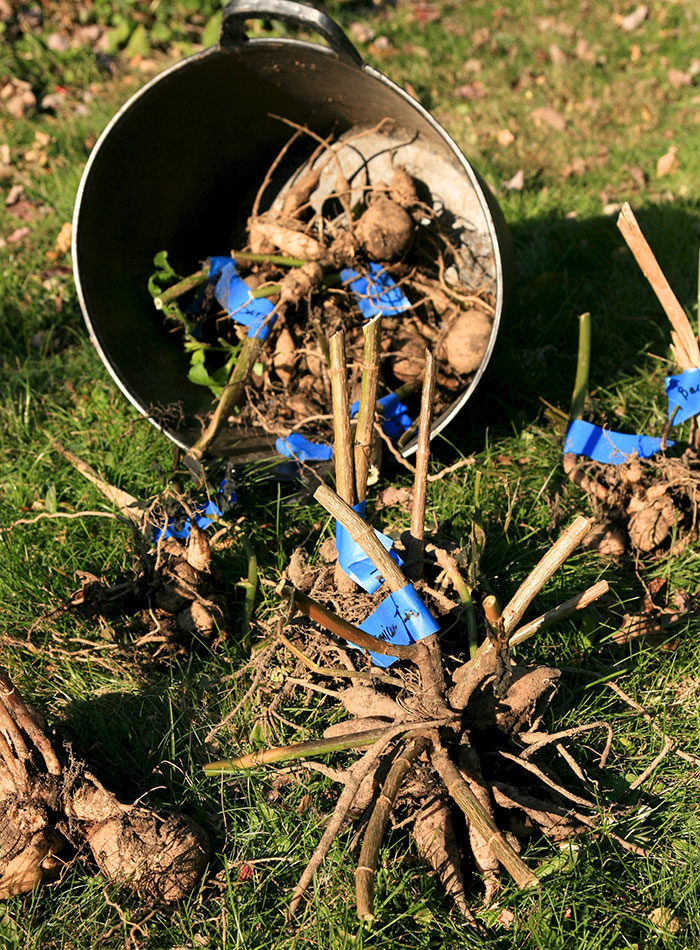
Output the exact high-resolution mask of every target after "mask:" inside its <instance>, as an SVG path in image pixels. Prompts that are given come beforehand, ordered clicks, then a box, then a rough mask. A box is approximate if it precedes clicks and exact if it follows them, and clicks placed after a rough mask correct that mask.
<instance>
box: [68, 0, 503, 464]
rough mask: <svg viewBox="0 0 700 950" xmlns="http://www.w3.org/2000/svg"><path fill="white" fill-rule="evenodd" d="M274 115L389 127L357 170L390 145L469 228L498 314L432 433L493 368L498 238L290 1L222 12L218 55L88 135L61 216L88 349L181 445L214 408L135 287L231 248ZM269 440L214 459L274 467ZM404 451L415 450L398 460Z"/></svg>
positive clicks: (321, 126) (377, 86)
mask: <svg viewBox="0 0 700 950" xmlns="http://www.w3.org/2000/svg"><path fill="white" fill-rule="evenodd" d="M252 17H264V18H268V19H280V20H283V21H285V22H289V23H292V24H295V25H297V26H300V27H303V28H305V29H306V30H309V29H311V30H313V31H315V32H317V33H318V34H319V35H320V36H322V37H323V38H325V40H326V41H327V42H328V46H322V45H319V44H317V43H310V42H303V41H301V40H296V39H287V38H283V39H279V38H277V39H252V40H249V39H247V37H246V34H245V20H246V19H249V18H252ZM280 116H281V117H284V118H286V119H288V120H291V121H292V122H296V123H300V124H304V125H306V126H307V127H308V128H310V129H312V130H313V131H314V132H316V133H318V134H319V135H322V136H324V137H325V136H327V135H329V134H330V133H331V132H333V133H335V134H336V135H341V136H342V135H343V134H352V133H353V132H354V131H356V130H360V129H362V130H367V129H371V128H373V127H375V126H377V125H378V124H379V123H380V122H381V120H382V119H385V118H386V117H387V116H388V117H390V118H391V119H392V120H393V125H392V128H391V130H390V131H385V130H380V131H378V132H376V133H375V134H373V135H370V136H364V137H363V138H362V139H361V140H359V141H358V143H357V146H358V148H359V149H360V151H359V152H358V155H359V156H360V159H359V160H360V161H362V162H366V163H381V162H382V161H386V156H387V155H389V154H390V153H391V152H392V150H395V149H396V148H397V147H398V145H400V147H401V149H402V152H401V163H402V165H404V167H406V169H407V170H408V171H409V172H410V173H411V174H413V175H414V176H415V177H416V178H417V179H419V181H420V182H421V184H422V186H423V187H425V188H427V189H428V192H429V193H430V195H431V198H432V200H433V201H438V202H441V203H442V205H443V206H445V207H447V208H448V209H449V212H450V213H451V214H452V215H453V216H454V217H455V219H460V220H466V221H468V222H469V229H470V242H472V241H477V242H479V245H480V247H481V248H482V250H483V252H484V254H485V256H486V257H487V258H489V259H490V260H491V262H492V268H493V285H494V287H495V296H496V306H495V315H494V322H493V329H492V332H491V336H490V339H489V342H488V346H487V348H486V351H485V353H484V356H483V360H482V362H481V365H480V367H479V369H478V371H477V372H476V373H475V375H474V377H473V378H472V380H471V382H470V383H469V386H468V387H467V388H466V389H465V390H464V391H463V392H462V393H460V395H459V396H458V398H456V399H455V401H454V402H453V403H452V405H451V406H449V408H448V409H447V410H446V411H444V412H443V413H442V414H441V415H440V416H439V417H438V418H437V419H436V420H435V423H434V427H433V433H434V434H435V433H437V432H439V431H440V430H441V429H443V428H444V427H445V426H446V425H447V424H448V423H449V422H450V421H451V420H452V419H453V418H454V416H455V415H456V414H457V413H458V412H459V410H460V409H461V408H462V407H463V406H464V404H465V403H466V402H467V400H468V399H469V398H470V397H471V395H472V393H473V392H474V390H475V388H476V386H477V385H478V382H479V380H480V378H481V376H482V375H483V372H484V370H485V368H486V365H487V363H488V361H489V359H490V357H491V353H492V350H493V347H494V343H495V340H496V336H497V334H498V330H499V325H500V321H501V313H502V310H503V307H504V303H505V300H506V296H507V290H508V284H509V278H510V276H511V265H510V237H509V234H508V229H507V227H506V225H505V222H504V220H503V216H502V214H501V212H500V209H499V208H498V205H497V203H496V201H495V199H494V198H493V195H492V194H491V192H490V191H489V189H488V187H487V186H486V185H485V184H484V182H483V181H482V180H481V178H480V177H479V175H478V174H477V172H476V171H475V170H474V169H473V168H472V166H471V165H470V164H469V162H468V161H467V159H466V158H465V157H464V155H463V154H462V153H461V152H460V150H459V149H458V148H457V146H456V145H455V143H454V142H453V141H452V139H451V138H450V136H449V135H448V134H447V133H446V132H445V130H444V129H443V128H442V127H441V126H440V125H439V124H438V122H436V121H435V119H434V118H433V117H432V116H431V115H430V113H429V112H427V111H426V110H425V109H424V108H423V107H422V106H421V105H420V104H419V103H418V102H416V101H415V100H414V99H413V98H411V96H409V95H408V94H407V93H406V92H404V91H403V90H402V89H400V88H399V87H398V86H397V85H395V84H394V83H392V82H391V81H390V80H389V79H387V78H386V77H385V76H383V75H382V74H381V73H380V72H378V71H377V70H376V69H373V68H372V67H371V66H368V65H366V64H365V63H363V61H362V59H361V57H360V55H359V53H358V52H357V50H356V49H355V48H354V47H353V46H352V44H351V43H350V42H349V40H348V39H347V37H346V36H345V34H344V33H343V31H342V30H341V28H340V27H339V26H338V25H337V24H336V23H335V22H334V21H333V20H332V19H330V18H329V17H328V16H327V15H326V14H324V13H323V12H321V11H320V10H317V9H315V8H314V7H311V6H308V5H307V4H303V3H298V2H295V0H259V2H258V0H232V2H231V3H229V4H228V6H227V7H226V8H225V10H224V13H223V20H222V30H221V37H220V42H219V44H218V45H217V46H214V47H211V48H209V49H206V50H204V51H203V52H200V53H197V54H195V55H193V56H190V57H188V58H186V59H184V60H182V61H181V62H179V63H177V64H176V65H175V66H172V67H171V68H169V69H167V70H166V71H165V72H163V73H161V74H160V75H159V76H157V77H156V78H155V79H153V80H152V81H151V82H149V83H148V84H147V85H146V86H144V87H143V88H142V89H141V90H140V91H139V92H137V93H136V95H134V96H133V97H132V98H131V99H130V100H129V101H128V102H127V103H126V105H124V106H123V107H122V108H121V109H120V110H119V112H118V113H117V114H116V115H115V116H114V118H113V119H112V120H111V122H110V123H109V125H108V126H107V127H106V129H105V130H104V132H103V133H102V135H101V136H100V138H99V140H98V142H97V143H96V145H95V147H94V148H93V150H92V153H91V155H90V158H89V160H88V163H87V165H86V168H85V171H84V173H83V177H82V180H81V182H80V187H79V189H78V195H77V199H76V204H75V212H74V219H73V266H74V273H75V282H76V286H77V290H78V297H79V300H80V305H81V308H82V311H83V315H84V318H85V322H86V324H87V327H88V330H89V332H90V337H91V339H92V342H93V344H94V346H95V347H96V349H97V351H98V353H99V354H100V356H101V358H102V360H103V362H104V364H105V366H106V367H107V369H108V370H109V372H110V374H111V375H112V377H113V379H114V380H115V382H116V383H117V385H118V386H119V388H120V389H121V390H122V391H123V392H124V394H125V395H126V396H127V397H128V399H129V400H130V401H131V402H132V403H133V404H134V406H136V408H137V409H138V410H139V411H140V412H141V413H143V414H144V415H145V416H147V417H148V418H149V419H150V420H151V422H153V424H154V425H156V426H157V427H158V428H159V429H161V430H162V431H163V432H164V433H165V434H166V435H167V436H168V437H169V438H170V439H172V440H173V442H175V443H176V444H177V445H179V446H181V447H182V448H184V449H187V448H189V447H190V446H191V445H192V444H193V443H194V442H195V441H196V439H197V437H198V435H199V433H200V431H201V425H202V423H201V420H202V418H203V417H204V416H206V414H207V413H208V412H209V410H210V408H211V396H210V393H209V392H208V390H207V389H205V388H203V387H200V386H196V385H194V384H192V383H190V382H189V381H188V379H187V370H188V363H187V359H186V355H185V353H184V352H183V348H182V346H181V344H180V342H179V341H178V340H176V339H174V338H173V336H172V335H171V334H169V333H168V332H167V331H166V329H165V328H164V327H163V326H162V322H161V321H160V320H159V319H158V317H157V315H156V313H155V311H154V308H153V303H152V300H151V298H150V295H149V293H148V290H147V284H148V277H149V275H150V273H151V271H152V269H153V256H154V254H156V253H157V252H158V251H160V250H162V249H163V248H167V249H168V252H169V256H170V260H171V261H172V262H173V263H174V265H175V266H176V269H177V270H178V271H179V272H181V273H189V272H191V271H194V270H196V269H197V267H198V266H199V261H201V260H202V259H203V258H205V257H208V256H209V255H212V254H227V253H228V252H229V250H230V249H231V247H234V246H236V238H237V237H238V238H239V239H240V237H241V236H242V235H243V234H244V227H245V222H246V219H247V217H248V215H249V214H250V211H251V208H252V203H253V200H254V195H255V192H256V190H257V188H258V186H259V184H260V181H261V179H262V177H263V175H264V172H265V170H266V169H267V168H268V167H269V166H270V164H271V162H272V160H273V159H274V158H275V156H276V155H277V154H278V153H279V151H280V149H281V147H282V146H283V144H284V143H285V142H286V141H287V140H288V138H289V128H288V126H286V125H284V124H283V123H282V122H280V121H279V118H277V117H280ZM295 162H296V166H295V164H294V163H295ZM295 167H297V168H298V167H299V155H297V156H296V157H293V156H290V159H289V161H288V162H287V163H286V165H285V164H283V165H282V166H281V167H280V168H279V169H278V170H277V173H276V177H277V179H278V181H277V184H278V185H279V186H282V185H283V183H284V182H285V180H289V177H290V175H292V174H293V171H294V168H295ZM285 176H286V177H285ZM271 190H272V192H273V193H274V190H275V189H274V188H272V189H271ZM274 441H275V439H274V436H270V435H269V434H268V433H265V432H264V431H262V430H260V429H254V428H251V429H250V430H248V431H247V432H246V433H245V436H244V437H243V438H241V437H240V434H239V435H237V437H236V438H235V439H232V437H231V436H230V434H227V433H224V434H223V435H222V436H221V437H220V438H219V439H218V440H217V442H216V443H215V444H214V446H213V450H214V452H215V453H216V454H218V455H222V456H224V455H225V456H230V457H232V458H234V459H235V460H240V461H246V460H253V459H255V458H263V457H266V456H270V455H272V454H274ZM414 450H415V441H414V442H412V443H409V444H408V445H407V446H405V447H404V449H403V452H404V454H405V455H410V454H411V453H412V452H413V451H414Z"/></svg>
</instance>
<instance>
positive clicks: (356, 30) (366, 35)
mask: <svg viewBox="0 0 700 950" xmlns="http://www.w3.org/2000/svg"><path fill="white" fill-rule="evenodd" d="M350 35H351V36H352V38H353V39H354V40H355V42H356V43H371V42H372V40H373V39H374V37H375V36H376V35H377V31H376V30H373V29H372V27H371V26H367V24H366V23H358V22H357V21H353V22H352V23H351V24H350Z"/></svg>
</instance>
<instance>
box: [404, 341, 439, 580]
mask: <svg viewBox="0 0 700 950" xmlns="http://www.w3.org/2000/svg"><path fill="white" fill-rule="evenodd" d="M436 374H437V369H436V363H435V357H434V356H433V354H432V353H431V352H430V350H426V351H425V371H424V376H423V392H422V394H421V402H420V416H419V421H418V443H417V448H416V473H415V477H414V480H413V506H412V508H411V541H410V545H409V553H410V556H411V563H412V566H413V576H414V578H416V579H419V578H421V577H422V576H423V554H424V546H425V503H426V494H427V489H428V462H429V460H430V428H431V425H432V421H433V406H434V403H435V378H436Z"/></svg>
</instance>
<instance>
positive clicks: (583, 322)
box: [569, 313, 591, 420]
mask: <svg viewBox="0 0 700 950" xmlns="http://www.w3.org/2000/svg"><path fill="white" fill-rule="evenodd" d="M590 365H591V315H590V313H582V314H580V316H579V318H578V355H577V359H576V379H575V380H574V392H573V395H572V398H571V411H570V413H569V419H570V420H573V419H580V418H581V416H582V415H583V406H584V403H585V401H586V395H587V393H588V376H589V373H590Z"/></svg>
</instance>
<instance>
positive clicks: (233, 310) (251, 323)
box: [209, 257, 277, 340]
mask: <svg viewBox="0 0 700 950" xmlns="http://www.w3.org/2000/svg"><path fill="white" fill-rule="evenodd" d="M224 262H225V263H224ZM209 279H210V280H214V279H216V285H215V286H214V296H215V297H216V299H217V301H218V302H219V303H220V304H221V306H222V307H223V308H224V310H225V311H226V312H227V313H228V315H229V316H230V317H231V319H232V320H235V321H236V323H242V324H243V325H244V326H247V327H248V336H256V337H257V338H258V339H259V340H266V339H267V338H268V336H269V335H270V330H271V329H272V327H273V326H274V324H275V320H276V319H277V315H276V314H274V315H272V316H270V314H272V311H273V310H274V309H275V308H274V305H273V304H272V303H270V301H269V300H268V299H267V297H253V295H252V293H251V290H250V287H248V285H247V284H246V283H245V281H244V280H242V279H241V277H240V276H239V274H238V271H237V269H236V262H235V261H234V260H233V258H230V257H210V258H209Z"/></svg>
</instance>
